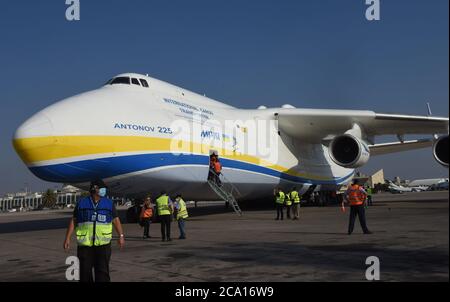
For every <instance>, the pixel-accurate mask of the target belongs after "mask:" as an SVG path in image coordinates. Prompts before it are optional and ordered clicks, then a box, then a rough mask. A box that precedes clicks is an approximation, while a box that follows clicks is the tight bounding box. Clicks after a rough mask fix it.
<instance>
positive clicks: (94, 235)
mask: <svg viewBox="0 0 450 302" xmlns="http://www.w3.org/2000/svg"><path fill="white" fill-rule="evenodd" d="M106 188H107V187H106V185H105V183H104V182H103V181H102V180H97V181H94V182H92V183H91V185H90V189H89V191H90V196H88V197H85V198H83V199H81V200H80V201H79V202H78V203H77V205H76V207H75V209H74V211H73V217H72V219H71V220H70V223H69V226H68V228H67V232H66V239H65V241H64V250H66V251H68V250H69V248H70V238H71V237H72V233H73V231H74V229H75V232H76V236H77V241H78V250H77V256H78V259H79V261H80V281H81V282H93V281H94V280H95V282H110V281H111V279H110V276H109V261H110V259H111V239H112V229H113V226H114V228H115V229H116V232H117V233H118V234H119V246H120V248H123V247H124V245H125V238H124V235H123V230H122V225H121V223H120V219H119V217H118V215H117V210H116V207H115V206H114V203H113V201H112V200H111V199H109V198H107V197H106ZM92 270H94V273H95V279H94V278H93V276H92Z"/></svg>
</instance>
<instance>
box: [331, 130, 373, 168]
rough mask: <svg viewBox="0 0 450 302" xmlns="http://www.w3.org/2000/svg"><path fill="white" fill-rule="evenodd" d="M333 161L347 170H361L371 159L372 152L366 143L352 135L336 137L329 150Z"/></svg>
mask: <svg viewBox="0 0 450 302" xmlns="http://www.w3.org/2000/svg"><path fill="white" fill-rule="evenodd" d="M328 151H329V153H330V156H331V159H332V160H333V161H334V162H335V163H336V164H338V165H339V166H342V167H345V168H359V167H361V166H364V165H365V164H366V163H367V162H368V161H369V159H370V150H369V147H368V146H367V144H366V143H365V142H363V141H362V140H360V139H359V138H356V137H355V136H353V135H350V134H344V135H340V136H336V137H335V138H334V139H333V140H332V141H331V143H330V146H329V148H328Z"/></svg>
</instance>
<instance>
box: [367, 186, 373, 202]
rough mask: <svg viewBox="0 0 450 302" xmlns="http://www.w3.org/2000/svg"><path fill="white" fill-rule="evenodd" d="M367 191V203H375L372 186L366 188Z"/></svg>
mask: <svg viewBox="0 0 450 302" xmlns="http://www.w3.org/2000/svg"><path fill="white" fill-rule="evenodd" d="M366 192H367V205H368V206H372V205H373V204H372V194H373V191H372V188H371V187H370V186H368V187H367V189H366Z"/></svg>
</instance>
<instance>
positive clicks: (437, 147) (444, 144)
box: [433, 135, 448, 168]
mask: <svg viewBox="0 0 450 302" xmlns="http://www.w3.org/2000/svg"><path fill="white" fill-rule="evenodd" d="M433 155H434V158H435V159H436V161H437V162H438V163H440V164H441V165H443V166H444V167H447V168H448V135H445V136H441V137H440V138H438V139H437V140H436V141H435V142H434V145H433Z"/></svg>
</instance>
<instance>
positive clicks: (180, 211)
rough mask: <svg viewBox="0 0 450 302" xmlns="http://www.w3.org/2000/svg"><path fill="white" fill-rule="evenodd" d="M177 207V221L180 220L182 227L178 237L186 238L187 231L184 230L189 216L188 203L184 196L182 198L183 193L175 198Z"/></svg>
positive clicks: (179, 223) (179, 226)
mask: <svg viewBox="0 0 450 302" xmlns="http://www.w3.org/2000/svg"><path fill="white" fill-rule="evenodd" d="M174 206H175V208H176V209H177V222H178V228H179V229H180V237H178V239H186V232H185V230H184V227H185V221H186V219H187V218H188V217H189V215H188V211H187V207H186V203H185V202H184V200H183V198H181V195H180V194H178V195H177V197H176V198H175V205H174Z"/></svg>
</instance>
